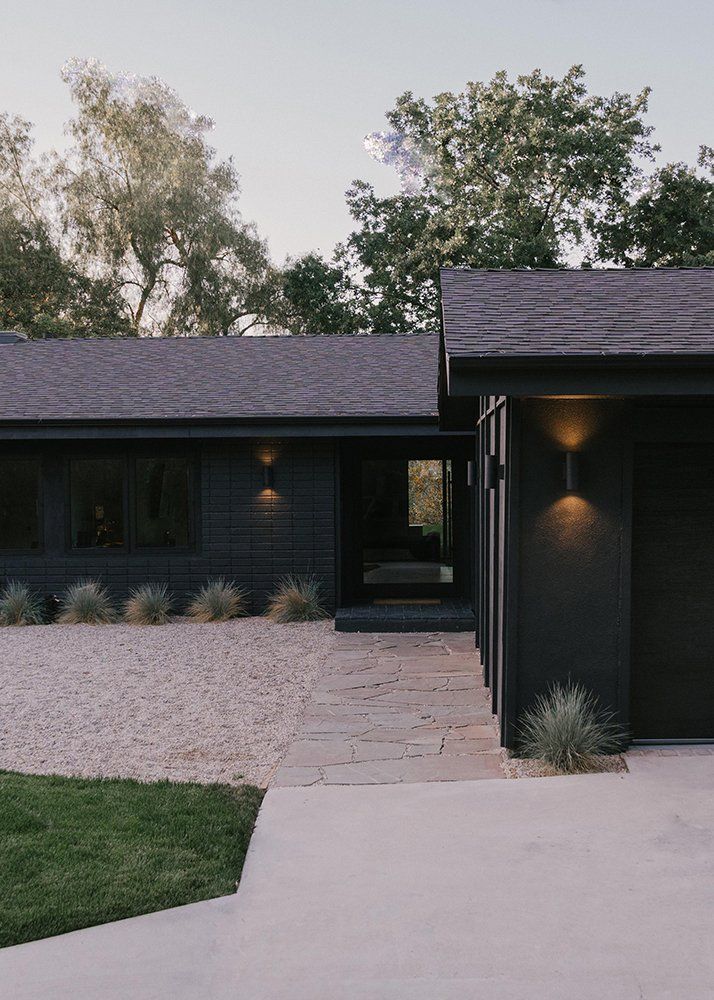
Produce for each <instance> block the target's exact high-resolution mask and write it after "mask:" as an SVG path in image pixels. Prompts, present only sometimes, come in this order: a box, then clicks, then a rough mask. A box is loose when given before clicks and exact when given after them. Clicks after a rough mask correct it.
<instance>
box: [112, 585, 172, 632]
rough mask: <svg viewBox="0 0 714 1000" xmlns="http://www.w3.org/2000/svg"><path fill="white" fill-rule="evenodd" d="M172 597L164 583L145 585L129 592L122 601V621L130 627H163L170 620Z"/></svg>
mask: <svg viewBox="0 0 714 1000" xmlns="http://www.w3.org/2000/svg"><path fill="white" fill-rule="evenodd" d="M173 608H174V599H173V595H172V594H170V593H169V591H168V587H167V586H166V584H165V583H145V584H144V585H143V586H142V587H136V588H135V589H134V590H131V591H130V592H129V596H128V597H127V599H126V600H125V601H124V620H125V621H127V622H128V623H129V624H130V625H165V624H166V623H167V622H168V621H170V620H171V612H172V611H173Z"/></svg>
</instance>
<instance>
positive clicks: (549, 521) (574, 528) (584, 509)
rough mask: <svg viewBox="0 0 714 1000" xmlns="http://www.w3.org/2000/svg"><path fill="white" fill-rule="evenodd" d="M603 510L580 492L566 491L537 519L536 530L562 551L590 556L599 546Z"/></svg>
mask: <svg viewBox="0 0 714 1000" xmlns="http://www.w3.org/2000/svg"><path fill="white" fill-rule="evenodd" d="M600 520H601V512H600V511H599V509H598V508H597V507H595V505H594V504H592V503H590V501H589V500H587V499H586V498H585V497H584V496H581V495H580V494H578V493H566V494H564V495H563V496H561V497H558V499H557V500H554V501H553V503H552V504H550V505H549V506H548V507H546V508H545V510H543V511H542V512H541V514H540V516H539V517H538V519H537V521H536V531H537V532H538V533H539V534H541V535H542V537H543V538H544V539H545V540H547V541H548V543H549V544H550V545H552V546H554V547H555V548H557V549H560V550H576V551H577V552H578V554H579V556H583V557H587V555H588V554H589V553H591V552H594V550H595V548H596V538H597V537H598V532H597V526H598V524H599V522H600Z"/></svg>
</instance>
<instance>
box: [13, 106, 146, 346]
mask: <svg viewBox="0 0 714 1000" xmlns="http://www.w3.org/2000/svg"><path fill="white" fill-rule="evenodd" d="M45 192H46V177H45V176H44V175H43V172H42V171H41V169H40V168H39V167H38V165H37V164H36V163H35V162H34V161H33V159H32V136H31V126H30V123H29V122H26V121H24V120H23V119H21V118H18V117H15V116H10V115H7V114H0V327H2V328H4V329H13V330H21V331H24V332H25V333H27V334H29V335H30V336H33V337H43V336H65V337H66V336H70V337H71V336H88V335H89V334H91V333H95V334H96V335H98V336H105V335H116V334H120V333H125V332H127V327H126V324H125V323H124V321H123V318H122V311H121V303H120V302H119V299H118V296H117V295H116V294H115V293H114V291H113V289H112V287H111V286H110V285H109V284H108V283H107V282H105V281H101V280H99V279H97V278H92V277H89V276H88V275H86V274H84V273H82V271H81V270H79V269H78V268H77V267H76V266H75V265H74V264H73V262H72V261H71V260H70V259H69V258H68V257H66V256H65V255H63V254H62V253H61V251H60V248H59V242H58V239H57V235H56V234H53V232H52V226H51V222H50V216H49V214H48V206H47V198H46V193H45Z"/></svg>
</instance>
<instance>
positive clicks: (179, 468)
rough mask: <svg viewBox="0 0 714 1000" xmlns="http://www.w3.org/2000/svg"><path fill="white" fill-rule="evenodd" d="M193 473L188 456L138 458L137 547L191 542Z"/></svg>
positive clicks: (176, 544)
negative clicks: (191, 481) (191, 482)
mask: <svg viewBox="0 0 714 1000" xmlns="http://www.w3.org/2000/svg"><path fill="white" fill-rule="evenodd" d="M189 476H190V467H189V462H188V461H187V460H186V459H185V458H137V460H136V544H137V547H139V548H159V547H166V546H168V547H174V546H186V545H188V543H189Z"/></svg>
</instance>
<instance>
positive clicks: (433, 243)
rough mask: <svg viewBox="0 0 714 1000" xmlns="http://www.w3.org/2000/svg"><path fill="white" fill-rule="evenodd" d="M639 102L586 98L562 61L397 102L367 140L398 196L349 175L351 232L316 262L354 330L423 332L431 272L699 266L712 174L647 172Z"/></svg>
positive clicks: (679, 169) (326, 294)
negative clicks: (547, 68) (394, 177)
mask: <svg viewBox="0 0 714 1000" xmlns="http://www.w3.org/2000/svg"><path fill="white" fill-rule="evenodd" d="M648 96H649V91H648V90H647V89H645V90H643V91H642V92H641V93H640V94H638V95H636V96H634V97H633V96H630V95H628V94H620V93H615V94H613V95H612V96H610V97H600V96H596V95H591V94H589V93H588V91H587V88H586V86H585V82H584V73H583V69H582V67H580V66H574V67H573V68H571V69H570V70H569V71H568V72H567V73H566V74H565V76H564V77H563V78H562V79H554V78H552V77H549V76H545V75H544V74H542V73H541V72H540V71H539V70H536V71H534V72H533V73H530V74H528V75H527V76H520V77H518V78H517V79H516V81H515V82H514V81H511V80H509V78H508V76H507V75H506V73H504V72H501V73H497V74H496V75H495V77H494V78H493V79H492V80H491V81H490V82H489V83H470V84H468V85H467V87H466V89H465V90H464V91H463V92H462V93H456V94H455V93H450V92H447V93H443V94H439V95H437V96H436V97H435V98H434V99H433V101H431V102H428V101H425V100H423V99H421V98H416V97H414V95H413V94H411V93H409V92H407V93H406V94H404V95H403V96H402V97H400V98H399V99H398V100H397V102H396V104H395V106H394V108H393V109H392V110H391V111H389V112H388V113H387V119H388V121H389V124H390V126H391V127H390V130H389V131H388V132H379V133H374V134H372V135H371V136H368V138H367V140H366V145H367V149H368V151H369V152H370V153H371V154H372V155H373V156H374V157H376V158H377V159H378V160H380V161H381V162H383V163H385V164H387V165H390V166H392V167H393V168H394V169H395V170H396V171H397V173H398V175H399V178H400V181H401V192H400V193H399V194H397V195H394V196H390V197H380V196H379V195H378V194H377V193H376V192H375V190H374V188H373V187H372V185H370V184H367V183H365V182H364V181H355V182H354V183H353V184H352V186H351V187H350V189H349V190H348V192H347V202H348V206H349V209H350V212H351V214H352V217H353V219H354V220H355V222H356V228H355V230H354V231H353V232H352V234H351V235H350V236H349V237H348V238H347V240H346V241H345V242H344V243H343V244H341V245H339V246H338V247H337V248H336V251H335V254H334V259H333V260H332V261H330V262H327V266H329V267H332V268H335V267H337V268H339V269H341V270H342V272H343V279H342V281H343V283H344V282H345V281H347V282H350V283H351V284H352V286H353V287H354V288H355V289H357V293H356V294H355V295H353V296H352V299H351V301H350V303H349V309H350V314H351V323H352V325H353V326H354V327H356V328H359V329H366V330H370V329H375V330H383V331H390V330H401V331H409V330H414V329H425V328H433V327H434V326H435V324H436V323H437V322H438V269H439V267H440V266H459V265H467V266H471V267H559V266H563V265H570V266H582V265H584V266H588V265H592V264H594V263H597V262H604V261H607V260H609V261H615V262H617V263H623V264H633V263H649V262H652V263H662V262H670V263H675V262H677V261H681V262H684V261H685V260H687V261H692V262H693V261H695V260H696V261H699V262H703V261H705V260H706V259H707V254H710V253H711V252H712V250H713V249H714V244H713V243H712V231H711V199H712V183H711V180H710V179H709V178H706V179H705V178H701V177H700V176H699V175H697V174H696V173H695V171H693V170H690V169H689V168H686V167H684V166H683V165H681V164H678V165H674V166H669V167H665V168H663V169H662V170H660V171H657V172H655V173H654V174H653V175H652V176H651V177H650V178H647V177H646V175H645V173H644V166H645V165H646V164H647V162H648V161H651V160H652V159H653V158H654V154H655V152H656V151H657V149H658V147H657V146H655V145H654V144H653V143H652V142H651V139H650V136H651V132H652V129H651V126H649V125H648V124H646V122H645V114H646V112H647V100H648ZM673 199H674V204H673ZM692 227H694V229H695V231H696V235H692V232H691V230H692ZM332 286H333V287H335V288H339V287H340V281H338V280H337V278H335V277H334V276H333V279H332V281H331V283H329V284H326V283H325V282H324V281H323V282H322V285H321V295H322V306H321V313H320V314H319V315H318V316H317V317H316V320H319V318H320V315H323V314H324V311H325V304H326V303H327V304H328V305H329V304H330V303H331V302H334V301H335V298H336V297H335V296H334V295H333V294H332V292H331V287H332ZM290 294H291V293H290V289H289V288H288V289H287V290H286V295H287V296H288V298H289V297H290ZM303 300H304V301H308V300H309V296H307V295H306V294H305V290H304V289H303ZM301 322H302V323H303V324H306V323H307V324H308V325H309V324H310V317H309V316H305V315H304V314H303V315H302V317H301Z"/></svg>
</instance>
